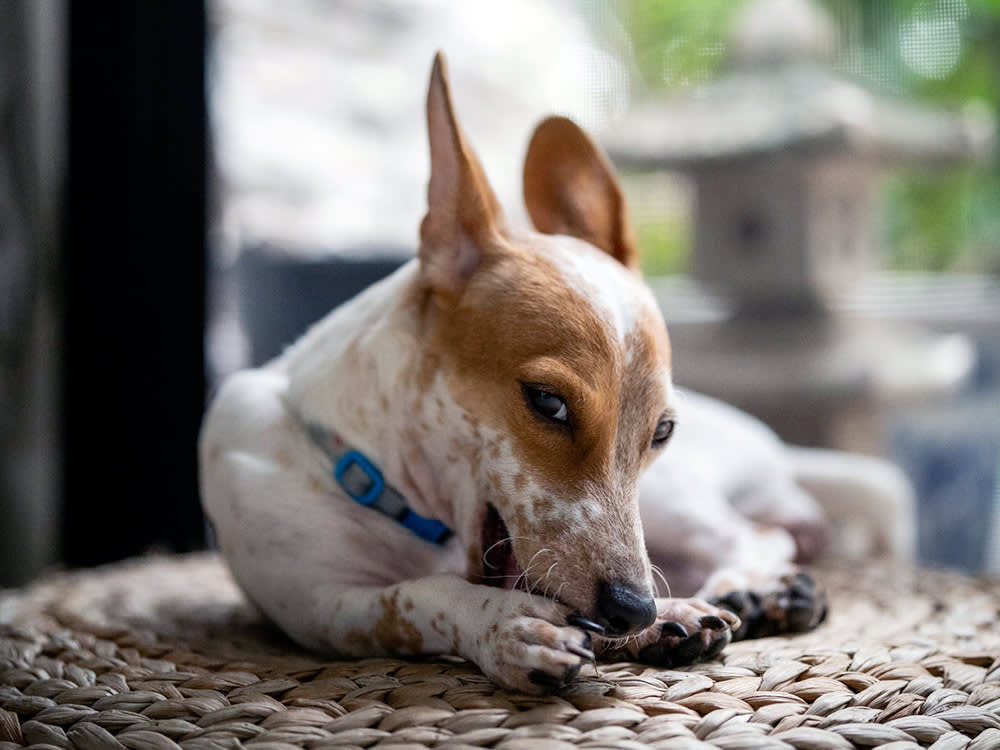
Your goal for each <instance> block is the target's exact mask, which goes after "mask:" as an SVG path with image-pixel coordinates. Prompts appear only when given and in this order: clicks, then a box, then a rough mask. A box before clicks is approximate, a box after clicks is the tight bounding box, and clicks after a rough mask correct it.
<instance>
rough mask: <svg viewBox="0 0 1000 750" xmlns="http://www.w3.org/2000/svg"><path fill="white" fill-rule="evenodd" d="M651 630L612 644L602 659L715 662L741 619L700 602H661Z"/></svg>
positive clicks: (664, 663) (674, 663)
mask: <svg viewBox="0 0 1000 750" xmlns="http://www.w3.org/2000/svg"><path fill="white" fill-rule="evenodd" d="M656 604H657V607H656V609H657V619H656V622H655V623H653V625H652V626H651V627H649V628H648V629H646V630H644V631H643V632H642V633H640V634H639V635H637V636H634V637H632V638H629V639H626V640H625V641H623V642H618V643H614V642H609V643H608V644H606V645H605V646H604V647H603V648H602V649H601V658H602V659H611V660H615V659H618V660H628V661H638V662H642V663H643V664H651V665H654V666H658V667H668V668H672V667H682V666H686V665H688V664H693V663H694V662H697V661H705V660H707V659H711V658H713V657H715V656H718V654H719V653H720V652H721V651H722V649H724V648H725V647H726V645H727V644H728V643H729V642H730V641H731V640H732V631H733V629H734V628H737V627H739V625H740V621H739V618H738V617H736V616H734V615H733V614H732V613H731V612H729V611H727V610H725V609H720V608H716V607H714V606H712V605H710V604H708V603H707V602H704V601H702V600H700V599H657V601H656Z"/></svg>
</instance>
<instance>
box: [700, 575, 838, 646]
mask: <svg viewBox="0 0 1000 750" xmlns="http://www.w3.org/2000/svg"><path fill="white" fill-rule="evenodd" d="M709 601H711V603H712V604H714V605H715V606H717V607H720V608H722V609H726V610H729V611H730V612H734V613H735V614H736V615H738V616H739V618H740V620H741V621H742V624H741V625H740V626H739V627H738V628H734V630H733V638H734V639H735V640H742V639H744V638H764V637H767V636H771V635H781V634H783V633H804V632H806V631H808V630H812V629H813V628H815V627H816V626H818V625H819V624H820V623H822V622H823V620H825V619H826V614H827V601H826V591H825V590H824V589H823V587H822V586H821V585H820V584H819V583H817V582H816V580H815V579H813V577H812V576H810V575H809V574H808V573H804V572H802V571H795V572H793V573H788V574H786V575H783V576H781V577H780V578H778V579H777V580H776V582H775V584H774V585H773V586H767V587H763V588H762V589H760V590H754V591H730V592H728V593H725V594H722V595H720V596H717V597H713V598H711V599H710V600H709Z"/></svg>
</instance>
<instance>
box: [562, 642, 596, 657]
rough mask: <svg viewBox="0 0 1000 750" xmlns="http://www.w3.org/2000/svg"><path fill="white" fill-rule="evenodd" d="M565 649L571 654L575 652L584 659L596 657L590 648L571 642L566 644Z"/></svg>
mask: <svg viewBox="0 0 1000 750" xmlns="http://www.w3.org/2000/svg"><path fill="white" fill-rule="evenodd" d="M566 650H567V651H569V652H570V653H571V654H576V655H577V656H579V657H581V658H583V659H586V660H587V661H594V660H595V659H596V658H597V657H595V656H594V652H593V651H591V650H590V649H587V648H583V647H582V646H577V645H575V644H573V643H568V644H566Z"/></svg>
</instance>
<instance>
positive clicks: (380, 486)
mask: <svg viewBox="0 0 1000 750" xmlns="http://www.w3.org/2000/svg"><path fill="white" fill-rule="evenodd" d="M354 467H357V468H358V469H360V470H361V472H362V473H363V474H364V476H365V477H366V478H367V480H368V481H367V482H365V480H364V479H362V478H361V477H358V475H357V474H352V475H351V476H348V472H349V471H350V470H351V469H352V468H354ZM333 476H334V478H335V479H336V480H337V484H339V485H340V486H341V487H342V488H343V490H344V492H346V493H347V494H348V495H350V496H351V497H352V498H354V500H355V501H356V502H358V503H359V504H360V505H374V504H375V503H376V502H377V501H378V499H379V496H381V494H382V491H383V490H384V489H385V478H384V477H383V476H382V472H381V471H379V470H378V469H377V468H375V465H374V464H373V463H372V462H371V461H369V460H368V459H367V458H366V457H365V456H364V454H362V453H359V452H358V451H354V450H351V451H347V453H345V454H344V455H343V456H341V457H340V459H339V460H338V461H337V464H336V466H334V469H333ZM366 485H367V486H366Z"/></svg>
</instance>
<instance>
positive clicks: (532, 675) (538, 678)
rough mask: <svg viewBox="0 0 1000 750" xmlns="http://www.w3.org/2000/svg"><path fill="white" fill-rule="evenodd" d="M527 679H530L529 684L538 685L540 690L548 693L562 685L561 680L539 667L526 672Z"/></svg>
mask: <svg viewBox="0 0 1000 750" xmlns="http://www.w3.org/2000/svg"><path fill="white" fill-rule="evenodd" d="M577 670H578V671H579V667H577ZM528 679H529V680H530V681H531V684H533V685H538V687H540V688H541V689H542V690H545V691H546V692H549V693H551V692H552V691H553V690H557V689H558V688H559V687H561V686H562V680H560V679H559V678H558V677H556V676H555V675H551V674H549V673H548V672H543V671H542V670H540V669H532V670H531V671H530V672H529V673H528Z"/></svg>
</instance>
